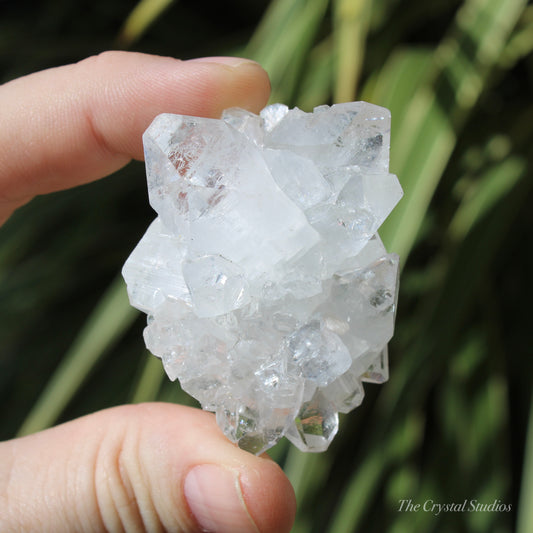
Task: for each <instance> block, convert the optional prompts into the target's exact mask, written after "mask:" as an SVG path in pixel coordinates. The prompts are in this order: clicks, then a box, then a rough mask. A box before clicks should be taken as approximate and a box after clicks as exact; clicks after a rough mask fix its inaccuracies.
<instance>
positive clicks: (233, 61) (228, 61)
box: [189, 56, 260, 68]
mask: <svg viewBox="0 0 533 533" xmlns="http://www.w3.org/2000/svg"><path fill="white" fill-rule="evenodd" d="M189 62H191V63H217V64H218V65H226V66H228V67H234V68H235V67H240V66H242V65H255V66H260V65H259V63H257V62H255V61H252V60H251V59H245V58H244V57H224V56H220V57H198V58H196V59H189Z"/></svg>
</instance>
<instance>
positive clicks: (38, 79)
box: [0, 52, 295, 533]
mask: <svg viewBox="0 0 533 533" xmlns="http://www.w3.org/2000/svg"><path fill="white" fill-rule="evenodd" d="M269 91H270V86H269V81H268V77H267V75H266V73H265V72H264V71H263V70H262V68H261V67H260V66H259V65H257V64H256V63H253V62H249V61H245V60H242V59H236V58H205V59H202V60H193V61H179V60H176V59H173V58H164V57H156V56H149V55H143V54H135V53H127V52H106V53H104V54H101V55H99V56H96V57H91V58H88V59H86V60H84V61H81V62H80V63H77V64H74V65H68V66H64V67H60V68H56V69H50V70H46V71H43V72H38V73H36V74H32V75H30V76H26V77H24V78H20V79H17V80H14V81H12V82H9V83H6V84H5V85H3V86H0V101H1V102H2V105H1V106H0V124H2V128H0V222H4V221H5V220H6V219H7V218H8V217H9V216H10V215H11V213H12V212H13V211H14V210H15V209H16V208H17V207H19V206H21V205H22V204H24V203H26V202H27V201H28V200H30V199H31V198H33V197H34V196H36V195H39V194H46V193H47V192H51V191H56V190H59V189H65V188H68V187H73V186H76V185H79V184H82V183H86V182H89V181H92V180H96V179H98V178H101V177H103V176H107V175H109V174H111V173H113V172H114V171H116V170H117V169H119V168H120V167H122V166H124V165H125V164H127V163H128V162H129V161H130V160H131V159H142V143H141V135H142V132H143V131H144V130H145V129H146V128H147V126H148V125H149V124H150V122H151V121H152V119H153V118H154V117H155V116H156V115H157V114H159V113H162V112H167V113H180V114H188V115H198V116H206V117H218V116H219V115H220V113H221V111H222V110H223V109H225V108H227V107H231V106H240V107H244V108H246V109H249V110H251V111H254V112H257V111H259V110H260V109H261V108H262V107H263V106H264V105H265V104H266V101H267V99H268V95H269ZM294 514H295V498H294V492H293V489H292V487H291V485H290V483H289V481H288V479H287V478H286V477H285V475H284V474H283V472H282V471H281V469H280V468H279V467H278V466H277V465H276V464H275V463H274V462H273V461H271V460H270V459H269V458H268V456H266V455H264V456H262V457H255V456H253V455H251V454H249V453H246V452H244V451H242V450H240V449H238V448H237V447H235V446H234V445H233V444H231V443H230V442H229V441H228V440H227V439H226V438H225V437H224V436H223V435H222V433H221V432H220V430H219V428H218V427H217V425H216V423H215V420H214V417H213V415H212V414H210V413H206V412H202V411H199V410H196V409H191V408H188V407H183V406H178V405H169V404H162V403H152V404H141V405H131V406H122V407H117V408H113V409H107V410H104V411H101V412H98V413H94V414H92V415H89V416H86V417H83V418H80V419H78V420H74V421H72V422H68V423H66V424H62V425H60V426H57V427H55V428H51V429H49V430H46V431H43V432H41V433H37V434H34V435H29V436H27V437H23V438H20V439H14V440H11V441H6V442H2V443H0V531H6V532H10V531H42V532H45V531H50V532H62V531H80V532H85V531H91V532H92V531H94V532H97V531H113V532H114V531H128V532H130V531H134V532H137V531H150V532H152V531H155V532H157V531H177V532H179V531H183V532H192V531H219V532H225V531H227V532H232V533H239V532H248V531H254V532H258V531H259V532H265V533H266V532H272V533H274V532H275V533H283V532H285V531H290V528H291V526H292V523H293V520H294Z"/></svg>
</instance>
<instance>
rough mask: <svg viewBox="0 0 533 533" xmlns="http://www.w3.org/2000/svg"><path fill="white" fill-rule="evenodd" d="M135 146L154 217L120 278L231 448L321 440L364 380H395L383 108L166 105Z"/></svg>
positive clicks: (355, 400) (162, 351)
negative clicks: (217, 114) (208, 111)
mask: <svg viewBox="0 0 533 533" xmlns="http://www.w3.org/2000/svg"><path fill="white" fill-rule="evenodd" d="M143 141H144V149H145V159H146V169H147V175H148V192H149V198H150V204H151V205H152V207H153V208H154V209H155V210H156V211H157V213H158V215H159V216H158V217H157V218H156V219H155V221H154V222H153V223H152V224H151V225H150V227H149V228H148V230H147V232H146V234H145V235H144V237H143V238H142V239H141V241H140V242H139V244H138V245H137V247H136V248H135V250H134V251H133V252H132V254H131V256H130V257H129V259H128V260H127V261H126V263H125V265H124V268H123V275H124V278H125V280H126V283H127V285H128V294H129V297H130V301H131V304H132V305H133V306H135V307H137V308H138V309H140V310H142V311H144V312H145V313H147V315H148V325H147V327H146V329H145V332H144V338H145V342H146V345H147V347H148V348H149V350H150V351H151V352H152V353H154V354H155V355H157V356H158V357H160V358H161V360H162V362H163V365H164V368H165V370H166V372H167V374H168V376H169V377H170V379H172V380H175V379H179V381H180V383H181V386H182V387H183V389H184V390H185V391H187V392H188V393H190V394H191V395H192V396H194V397H195V398H196V399H197V400H198V401H199V402H200V403H201V405H202V407H203V408H204V409H207V410H211V411H215V412H216V418H217V422H218V424H219V425H220V427H221V428H222V430H223V431H224V433H225V434H226V436H227V437H228V438H229V439H231V440H232V441H233V442H237V443H238V444H239V446H240V447H242V448H244V449H246V450H249V451H251V452H252V453H262V452H263V451H265V450H266V449H268V448H270V447H271V446H273V445H274V444H276V442H277V441H278V440H279V439H280V438H281V437H283V436H287V438H288V439H289V440H290V441H291V442H292V443H293V444H295V445H296V446H297V447H298V448H300V449H301V450H304V451H317V452H318V451H323V450H325V449H326V448H327V447H328V445H329V443H330V442H331V440H332V439H333V437H334V436H335V433H336V432H337V430H338V412H342V413H346V412H348V411H350V410H352V409H354V408H355V407H357V406H358V405H359V404H360V403H361V402H362V400H363V397H364V390H363V385H362V383H363V382H370V383H383V382H384V381H386V380H387V379H388V364H387V358H388V352H387V343H388V341H389V340H390V338H391V336H392V333H393V328H394V315H395V311H396V302H397V297H398V257H397V256H396V255H395V254H390V253H387V251H386V250H385V248H384V246H383V244H382V242H381V240H380V238H379V236H378V234H377V230H378V228H379V226H380V225H381V224H382V223H383V221H384V220H385V218H386V217H387V216H388V214H389V213H390V212H391V210H392V209H393V208H394V206H395V205H396V203H397V202H398V201H399V200H400V198H401V196H402V190H401V187H400V185H399V183H398V180H397V178H396V176H394V175H393V174H390V173H389V171H388V161H389V142H390V115H389V112H388V111H387V110H386V109H383V108H381V107H377V106H375V105H371V104H367V103H365V102H352V103H346V104H337V105H333V106H331V107H328V106H320V107H317V108H315V110H314V112H313V113H304V112H303V111H301V110H299V109H297V108H295V109H290V110H289V109H288V108H287V106H284V105H282V104H274V105H271V106H268V107H266V108H265V109H263V111H261V113H260V115H254V114H253V113H250V112H248V111H245V110H243V109H237V108H233V109H229V110H226V111H225V112H224V114H223V116H222V119H221V120H214V119H207V118H198V117H189V116H181V115H169V114H164V115H159V116H158V117H156V118H155V120H154V121H153V123H152V124H151V126H150V127H149V128H148V129H147V130H146V132H145V134H144V137H143Z"/></svg>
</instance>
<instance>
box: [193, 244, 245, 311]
mask: <svg viewBox="0 0 533 533" xmlns="http://www.w3.org/2000/svg"><path fill="white" fill-rule="evenodd" d="M182 270H183V278H184V279H185V283H186V284H187V287H188V289H189V292H190V295H191V302H192V308H193V311H194V312H195V313H196V315H197V316H199V317H208V316H217V315H223V314H226V313H229V312H230V311H233V310H234V309H238V308H239V307H243V306H244V305H246V304H247V303H248V302H249V301H250V293H249V290H248V283H247V282H246V279H245V277H244V271H243V270H242V268H239V266H238V265H235V264H234V263H232V262H231V261H228V260H227V259H225V258H224V257H222V256H220V255H204V256H202V257H198V258H194V259H187V260H185V261H184V262H183V266H182Z"/></svg>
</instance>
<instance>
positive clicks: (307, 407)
mask: <svg viewBox="0 0 533 533" xmlns="http://www.w3.org/2000/svg"><path fill="white" fill-rule="evenodd" d="M338 429H339V415H338V414H337V409H336V407H335V406H334V405H333V404H332V403H331V402H330V401H329V400H328V399H327V398H326V397H325V396H324V394H323V393H322V392H320V391H316V392H315V394H314V395H313V397H312V398H311V400H309V401H307V402H304V403H303V404H302V407H301V409H300V411H299V412H298V414H297V415H296V418H295V419H294V422H293V424H292V425H291V426H290V427H289V429H288V431H287V433H286V436H287V438H288V439H289V440H290V441H291V442H292V443H293V444H294V445H295V446H297V447H298V448H299V449H300V450H302V451H303V452H323V451H325V450H327V448H328V446H329V444H330V442H331V441H332V440H333V437H334V436H335V434H336V433H337V431H338Z"/></svg>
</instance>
